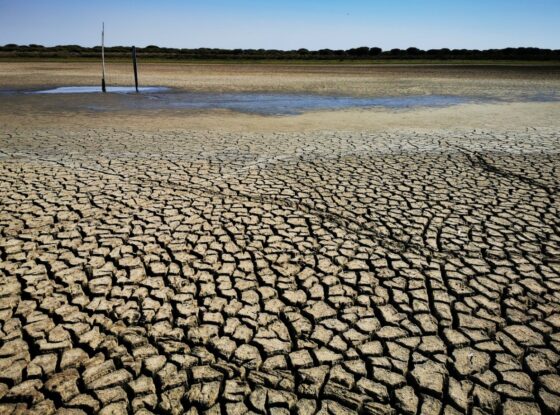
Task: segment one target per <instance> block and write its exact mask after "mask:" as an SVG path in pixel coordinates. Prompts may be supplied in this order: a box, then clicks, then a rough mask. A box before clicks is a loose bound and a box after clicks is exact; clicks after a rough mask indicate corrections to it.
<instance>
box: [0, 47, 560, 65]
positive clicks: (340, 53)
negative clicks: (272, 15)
mask: <svg viewBox="0 0 560 415" xmlns="http://www.w3.org/2000/svg"><path fill="white" fill-rule="evenodd" d="M137 52H138V55H139V57H140V58H144V59H145V58H148V59H158V60H166V59H169V60H196V59H201V60H212V59H216V60H236V59H244V60H269V59H274V60H282V59H285V60H368V59H370V60H391V59H405V60H414V59H428V60H520V61H549V60H560V50H559V49H555V50H552V49H539V48H506V49H488V50H468V49H430V50H421V49H417V48H408V49H391V50H382V49H381V48H377V47H373V48H370V47H367V46H364V47H359V48H352V49H348V50H331V49H320V50H307V49H298V50H275V49H268V50H267V49H212V48H198V49H174V48H161V47H158V46H153V45H150V46H147V47H145V48H137ZM100 53H101V47H100V46H96V47H93V48H86V47H82V46H78V45H62V46H53V47H45V46H41V45H15V44H8V45H4V46H0V58H47V59H48V58H98V57H99V56H100ZM105 55H106V57H107V58H108V59H111V58H115V59H125V58H129V56H130V47H127V46H113V47H106V48H105Z"/></svg>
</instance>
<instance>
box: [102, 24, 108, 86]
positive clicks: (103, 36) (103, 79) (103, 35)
mask: <svg viewBox="0 0 560 415" xmlns="http://www.w3.org/2000/svg"><path fill="white" fill-rule="evenodd" d="M101 65H102V71H103V73H102V77H101V90H102V91H103V92H107V88H106V87H105V22H103V26H102V28H101Z"/></svg>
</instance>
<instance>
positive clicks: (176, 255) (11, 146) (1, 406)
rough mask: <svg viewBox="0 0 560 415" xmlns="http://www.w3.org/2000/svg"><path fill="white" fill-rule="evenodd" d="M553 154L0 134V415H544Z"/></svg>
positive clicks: (542, 149) (154, 135) (558, 162)
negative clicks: (398, 414)
mask: <svg viewBox="0 0 560 415" xmlns="http://www.w3.org/2000/svg"><path fill="white" fill-rule="evenodd" d="M559 152H560V134H559V133H558V129H553V128H540V129H526V130H524V131H519V130H516V131H502V132H497V131H480V130H477V131H472V130H469V131H467V130H464V131H455V132H450V131H444V130H440V132H437V131H436V132H431V133H423V132H413V131H409V130H401V131H394V132H377V133H373V132H372V133H357V132H354V133H350V132H348V133H325V132H324V133H320V132H314V133H309V132H306V133H297V132H289V133H263V134H256V133H227V132H204V131H185V130H176V131H171V130H167V131H161V132H155V131H154V132H150V133H140V132H137V131H136V132H127V131H121V130H114V129H108V128H99V129H95V130H86V129H76V130H68V129H63V128H59V129H57V128H55V127H52V128H50V127H49V128H44V129H31V128H27V129H26V128H11V129H10V128H8V129H4V130H2V131H1V132H0V174H1V177H2V180H1V181H0V196H1V204H0V323H1V325H0V327H1V331H0V345H1V347H0V413H6V414H9V413H14V414H16V413H37V414H51V413H60V414H83V413H85V414H89V413H97V412H99V413H103V414H109V413H127V412H133V413H137V414H149V413H163V414H180V413H188V414H220V413H221V414H243V413H253V414H274V415H280V414H314V413H320V414H354V413H363V414H391V413H401V414H446V415H451V414H465V413H469V414H479V415H482V414H515V415H523V414H539V413H545V414H556V413H559V412H560V376H559V373H558V369H559V367H560V366H559V364H560V219H559V208H560V201H559V186H560V180H559V177H560V171H559V170H560V157H559Z"/></svg>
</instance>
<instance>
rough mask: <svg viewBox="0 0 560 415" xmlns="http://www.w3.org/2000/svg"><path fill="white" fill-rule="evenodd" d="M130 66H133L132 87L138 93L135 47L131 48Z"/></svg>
mask: <svg viewBox="0 0 560 415" xmlns="http://www.w3.org/2000/svg"><path fill="white" fill-rule="evenodd" d="M132 66H134V86H135V87H136V92H138V64H137V62H136V46H133V47H132Z"/></svg>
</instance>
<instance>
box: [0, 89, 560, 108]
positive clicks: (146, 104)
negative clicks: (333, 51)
mask: <svg viewBox="0 0 560 415" xmlns="http://www.w3.org/2000/svg"><path fill="white" fill-rule="evenodd" d="M135 92H136V91H135V89H134V87H130V86H109V87H108V93H106V94H104V93H102V92H101V87H100V86H98V85H97V86H64V87H58V88H50V89H40V90H34V91H13V90H11V91H6V90H4V91H0V96H3V97H6V96H14V95H15V96H18V97H20V99H25V97H30V99H33V100H34V101H35V104H38V105H44V106H48V107H49V108H51V109H55V108H59V109H72V110H86V111H97V112H99V111H101V112H104V111H130V110H133V111H136V110H214V109H225V110H231V111H237V112H243V113H253V114H260V115H296V114H301V113H304V112H308V111H320V110H342V109H349V108H387V109H407V108H420V107H426V108H430V107H431V108H440V107H449V106H453V105H460V104H469V103H488V102H503V100H500V99H497V98H492V97H475V96H461V95H405V96H394V97H390V96H386V97H352V96H337V95H318V94H309V93H299V94H296V93H272V92H271V93H255V92H235V93H233V92H224V93H215V92H189V91H184V90H178V89H173V88H167V87H162V86H144V87H141V88H140V93H135ZM519 100H520V101H548V100H558V96H557V95H556V94H552V95H550V96H548V95H542V94H540V95H534V96H523V97H519Z"/></svg>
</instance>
